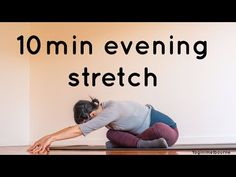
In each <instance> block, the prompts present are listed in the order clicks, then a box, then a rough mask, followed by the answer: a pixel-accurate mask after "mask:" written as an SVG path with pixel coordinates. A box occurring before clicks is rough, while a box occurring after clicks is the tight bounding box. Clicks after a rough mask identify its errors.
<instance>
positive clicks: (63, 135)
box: [27, 125, 82, 154]
mask: <svg viewBox="0 0 236 177" xmlns="http://www.w3.org/2000/svg"><path fill="white" fill-rule="evenodd" d="M80 135H82V132H81V130H80V128H79V125H74V126H70V127H67V128H64V129H62V130H60V131H58V132H55V133H53V134H50V135H47V136H44V137H42V138H41V139H39V140H38V141H36V142H35V143H34V144H33V145H32V146H30V147H29V149H28V150H27V151H28V152H31V153H43V154H44V153H47V152H48V151H49V147H50V145H51V143H52V142H54V141H59V140H64V139H69V138H75V137H78V136H80Z"/></svg>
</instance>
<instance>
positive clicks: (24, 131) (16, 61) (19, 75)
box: [0, 23, 30, 146]
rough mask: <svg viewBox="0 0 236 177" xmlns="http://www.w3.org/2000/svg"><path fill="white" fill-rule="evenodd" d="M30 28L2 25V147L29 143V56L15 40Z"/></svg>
mask: <svg viewBox="0 0 236 177" xmlns="http://www.w3.org/2000/svg"><path fill="white" fill-rule="evenodd" d="M29 27H30V26H29V24H27V23H1V24H0V41H1V42H0V68H1V69H0V90H1V91H0V113H1V114H0V146H10V145H11V146H14V145H26V144H28V143H29V58H28V57H27V56H23V57H20V56H19V52H18V49H19V46H18V43H17V42H16V38H17V37H18V36H19V35H20V34H24V33H28V32H29Z"/></svg>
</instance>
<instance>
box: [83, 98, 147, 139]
mask: <svg viewBox="0 0 236 177" xmlns="http://www.w3.org/2000/svg"><path fill="white" fill-rule="evenodd" d="M102 107H103V110H102V112H101V113H99V114H98V115H97V116H96V117H95V118H93V119H91V120H89V121H88V122H86V123H83V124H80V125H79V127H80V129H81V131H82V133H83V135H84V136H86V135H87V134H89V133H91V132H92V131H94V130H97V129H100V128H102V127H104V126H106V127H107V128H108V129H113V130H121V131H129V132H131V133H133V134H136V135H137V134H140V133H142V132H143V131H144V130H146V129H147V128H149V125H150V113H151V109H150V108H148V107H147V106H145V105H142V104H139V103H136V102H132V101H107V102H103V103H102Z"/></svg>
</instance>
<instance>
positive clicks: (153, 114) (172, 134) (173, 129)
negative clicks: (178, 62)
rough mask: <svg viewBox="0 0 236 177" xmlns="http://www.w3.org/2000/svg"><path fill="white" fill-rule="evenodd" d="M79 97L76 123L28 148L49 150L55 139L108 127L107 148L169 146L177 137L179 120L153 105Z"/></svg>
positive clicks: (76, 135) (75, 116)
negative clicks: (176, 120)
mask: <svg viewBox="0 0 236 177" xmlns="http://www.w3.org/2000/svg"><path fill="white" fill-rule="evenodd" d="M91 99H92V100H91V101H87V100H80V101H78V102H77V103H76V104H75V106H74V119H75V122H76V123H77V124H76V125H74V126H71V127H67V128H65V129H62V130H60V131H58V132H56V133H53V134H50V135H47V136H45V137H43V138H41V139H40V140H38V141H36V142H35V143H34V144H33V145H32V146H31V147H30V148H29V149H28V151H29V152H31V153H47V152H48V151H49V147H50V145H51V143H52V142H54V141H59V140H64V139H69V138H74V137H78V136H81V135H84V136H86V135H88V134H89V133H90V132H92V131H94V130H97V129H99V128H102V127H104V126H105V127H107V128H108V129H109V130H108V132H107V138H108V139H109V140H110V141H109V142H107V143H106V146H107V148H113V147H132V148H167V147H168V146H172V145H173V144H175V142H176V141H177V139H178V129H177V126H176V123H175V122H174V121H173V120H172V119H171V118H170V117H168V116H167V115H165V114H163V113H161V112H159V111H157V110H156V109H154V108H153V107H152V106H151V105H142V104H139V103H136V102H132V101H107V102H102V103H99V101H98V99H94V98H91Z"/></svg>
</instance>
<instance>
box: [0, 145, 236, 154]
mask: <svg viewBox="0 0 236 177" xmlns="http://www.w3.org/2000/svg"><path fill="white" fill-rule="evenodd" d="M27 148H28V146H0V155H31V154H30V153H28V152H27V151H26V150H27ZM48 155H236V150H112V151H109V150H90V151H89V150H51V151H50V152H49V154H48Z"/></svg>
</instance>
